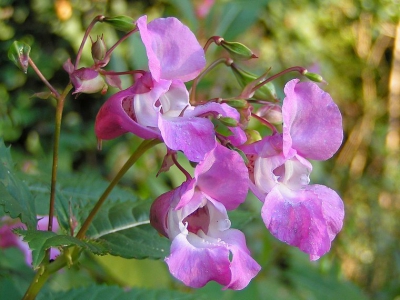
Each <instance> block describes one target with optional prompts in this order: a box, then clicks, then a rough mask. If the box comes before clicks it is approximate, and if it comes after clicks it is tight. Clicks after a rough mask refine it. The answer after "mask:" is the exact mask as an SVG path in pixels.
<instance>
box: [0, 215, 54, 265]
mask: <svg viewBox="0 0 400 300" xmlns="http://www.w3.org/2000/svg"><path fill="white" fill-rule="evenodd" d="M48 224H49V217H48V216H43V217H41V216H38V223H37V229H38V230H47V226H48ZM17 228H21V229H26V226H25V225H24V224H22V223H21V222H20V221H15V220H12V219H11V218H9V217H3V218H2V219H0V248H9V247H17V248H19V249H20V250H21V251H22V253H23V254H24V256H25V261H26V263H27V265H29V266H30V265H32V251H31V250H30V249H29V246H28V244H27V243H26V242H24V241H23V240H22V237H20V236H18V235H16V234H15V233H14V232H13V230H14V229H17ZM58 228H59V225H58V222H57V219H56V218H53V231H57V230H58ZM59 254H60V251H59V250H58V249H52V250H51V252H50V258H51V259H55V258H56V257H57V256H58V255H59Z"/></svg>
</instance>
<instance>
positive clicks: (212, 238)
mask: <svg viewBox="0 0 400 300" xmlns="http://www.w3.org/2000/svg"><path fill="white" fill-rule="evenodd" d="M247 177H248V173H247V168H246V167H245V165H244V163H243V160H242V158H241V157H240V155H239V154H237V153H236V152H233V151H231V150H228V149H227V148H224V147H222V146H220V145H218V146H217V147H216V148H215V149H214V150H213V151H212V152H210V153H208V154H207V155H206V158H205V160H204V161H203V162H201V163H200V164H198V166H197V167H196V170H195V178H194V179H192V180H189V181H186V182H185V183H183V184H182V185H181V186H180V187H178V188H176V189H175V190H172V191H170V192H167V193H165V194H163V195H161V196H160V197H159V198H157V199H156V200H155V202H154V203H153V205H152V208H151V211H150V221H151V224H152V225H153V226H154V227H155V228H156V229H157V230H158V231H159V232H160V233H161V234H163V235H165V236H166V237H168V238H169V239H171V240H172V245H171V254H170V256H168V257H167V258H166V259H165V261H166V263H167V264H168V267H169V270H170V272H171V274H172V275H173V276H175V277H176V278H177V279H179V280H181V281H182V282H183V283H185V284H186V285H188V286H190V287H194V288H198V287H202V286H204V285H205V284H207V282H209V281H212V280H213V281H216V282H218V283H219V284H221V285H224V288H225V289H228V288H229V289H235V290H240V289H243V288H245V287H246V286H247V285H248V283H249V282H250V280H251V279H252V278H253V277H254V276H256V274H257V273H258V272H259V270H260V266H259V265H258V264H257V262H255V261H254V260H253V259H252V258H251V256H250V252H249V250H248V248H247V246H246V241H245V237H244V235H243V233H242V232H241V231H239V230H236V229H231V228H230V225H231V222H230V220H229V218H228V215H227V212H226V208H225V207H227V208H228V209H234V208H236V207H237V206H238V205H239V204H240V203H242V202H243V201H244V200H245V198H246V195H247V189H248V186H247ZM230 257H231V258H230Z"/></svg>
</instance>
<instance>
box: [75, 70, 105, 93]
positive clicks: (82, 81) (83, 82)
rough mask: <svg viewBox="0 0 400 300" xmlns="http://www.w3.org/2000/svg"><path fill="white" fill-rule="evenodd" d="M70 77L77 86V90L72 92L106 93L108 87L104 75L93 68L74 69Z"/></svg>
mask: <svg viewBox="0 0 400 300" xmlns="http://www.w3.org/2000/svg"><path fill="white" fill-rule="evenodd" d="M69 77H70V79H71V82H72V84H73V85H74V87H75V91H74V92H73V93H72V94H77V93H86V94H94V93H97V92H101V93H102V94H104V93H105V92H106V91H107V88H108V87H107V84H106V83H105V81H104V79H103V77H101V75H100V74H99V73H98V72H97V71H95V70H93V69H89V68H80V69H78V70H75V71H73V72H72V73H71V74H70V76H69Z"/></svg>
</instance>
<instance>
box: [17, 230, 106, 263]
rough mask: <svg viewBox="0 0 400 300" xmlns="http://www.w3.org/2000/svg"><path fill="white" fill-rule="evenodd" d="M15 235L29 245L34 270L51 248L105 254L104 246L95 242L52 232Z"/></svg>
mask: <svg viewBox="0 0 400 300" xmlns="http://www.w3.org/2000/svg"><path fill="white" fill-rule="evenodd" d="M15 233H17V234H19V235H21V236H22V237H23V240H24V241H25V242H27V243H28V244H29V248H30V249H31V250H32V265H33V267H34V268H37V267H38V266H39V264H40V263H41V262H42V260H43V259H44V257H45V251H46V250H47V249H49V248H51V247H68V246H79V247H81V248H83V249H86V250H89V251H91V252H93V253H95V254H99V255H103V254H105V253H107V251H106V249H105V248H104V246H103V245H101V243H99V242H97V241H82V240H79V239H77V238H75V237H72V236H69V235H57V234H56V233H54V232H50V231H40V230H21V229H17V230H15Z"/></svg>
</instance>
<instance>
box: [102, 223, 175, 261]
mask: <svg viewBox="0 0 400 300" xmlns="http://www.w3.org/2000/svg"><path fill="white" fill-rule="evenodd" d="M99 241H101V243H102V244H103V245H104V246H105V247H106V248H107V249H108V251H109V253H110V254H111V255H116V256H121V257H124V258H136V259H144V258H151V259H161V258H165V257H166V256H168V255H169V248H170V241H169V240H168V239H167V238H165V237H162V236H160V235H159V234H158V232H157V231H156V230H155V229H154V228H153V227H152V226H151V225H150V224H144V225H141V226H138V227H134V228H130V229H126V230H121V231H118V232H115V233H111V234H107V235H105V236H102V237H101V238H100V239H99Z"/></svg>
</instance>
